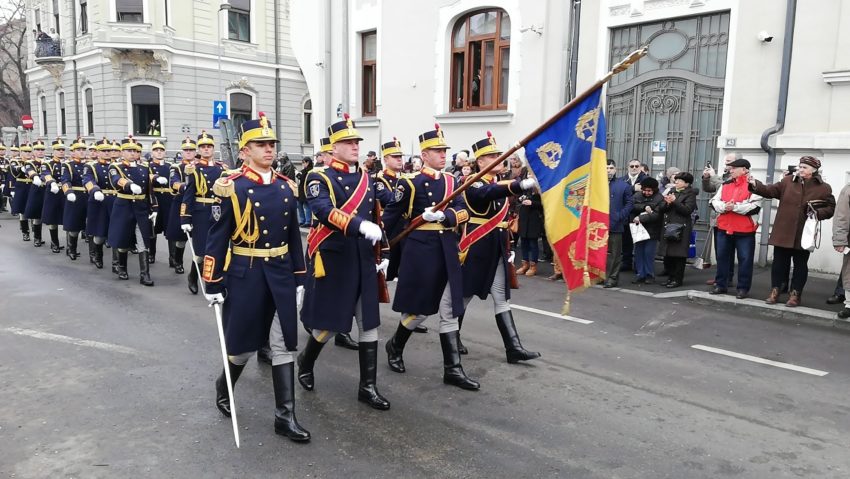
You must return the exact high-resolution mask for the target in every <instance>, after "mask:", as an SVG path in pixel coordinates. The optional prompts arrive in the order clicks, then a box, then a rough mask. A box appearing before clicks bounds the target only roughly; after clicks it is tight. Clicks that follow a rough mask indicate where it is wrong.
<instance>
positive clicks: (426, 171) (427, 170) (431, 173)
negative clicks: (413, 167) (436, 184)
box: [419, 166, 440, 180]
mask: <svg viewBox="0 0 850 479" xmlns="http://www.w3.org/2000/svg"><path fill="white" fill-rule="evenodd" d="M419 173H422V174H423V175H425V176H427V177H429V178H433V179H435V180H436V179H437V178H439V177H440V172H439V171H437V170H435V169H433V168H431V167H429V166H423V167H422V169H421V170H419Z"/></svg>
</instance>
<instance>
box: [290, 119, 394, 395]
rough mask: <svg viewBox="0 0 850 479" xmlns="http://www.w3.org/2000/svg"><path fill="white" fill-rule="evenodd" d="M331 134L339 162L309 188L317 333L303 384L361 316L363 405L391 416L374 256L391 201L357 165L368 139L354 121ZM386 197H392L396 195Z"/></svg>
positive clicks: (312, 319)
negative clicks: (380, 210) (383, 208)
mask: <svg viewBox="0 0 850 479" xmlns="http://www.w3.org/2000/svg"><path fill="white" fill-rule="evenodd" d="M328 132H329V133H330V139H331V143H332V145H333V157H332V158H331V160H330V162H329V163H328V165H327V168H325V169H323V170H316V169H314V170H311V171H310V173H309V174H308V176H307V183H306V189H307V197H308V201H309V203H310V209H311V210H312V211H313V217H314V218H316V220H317V221H318V223H317V224H316V227H315V228H313V229H311V231H310V234H309V235H308V237H307V255H308V257H309V258H310V261H309V274H308V276H307V287H306V293H305V298H304V306H303V308H302V310H301V320H302V321H303V322H304V325H305V326H306V327H307V328H309V329H310V330H311V334H310V338H309V339H308V341H307V346H306V347H305V348H304V351H303V352H302V353H301V354H299V355H298V381H299V382H300V383H301V385H302V386H303V387H304V389H306V390H308V391H312V390H313V387H314V382H315V381H314V374H313V367H314V365H315V362H316V359H317V358H318V356H319V353H320V352H321V350H322V348H323V347H324V345H325V343H326V342H327V341H328V339H330V337H331V333H332V332H337V333H347V332H348V331H350V330H351V318H352V316H353V317H354V318H355V320H356V322H357V328H358V332H359V336H358V338H359V341H360V343H359V356H360V384H359V388H358V391H357V399H358V400H359V401H362V402H365V403H366V404H368V405H369V406H371V407H373V408H375V409H379V410H387V409H389V408H390V402H389V401H387V400H386V399H385V398H384V397H383V396H381V394H380V393H379V392H378V389H377V387H376V379H377V378H376V376H377V361H378V329H377V328H378V326H379V325H380V324H381V319H380V311H379V308H378V288H377V281H378V277H377V271H376V265H375V259H376V258H375V253H374V249H373V245H374V244H375V243H376V242H377V241H380V240H381V238H382V237H383V231H381V227H380V226H378V224H377V223H378V222H379V221H380V219H379V218H376V216H377V214H376V208H377V205H376V202H377V201H378V200H380V199H384V200H386V199H385V198H381V197H379V194H378V192H377V190H376V189H375V188H374V184H373V181H374V180H372V179H371V178H370V177H369V175H368V173H367V172H366V171H364V170H362V169H361V168H360V167H359V165H358V163H357V156H358V153H359V151H360V144H359V142H360V141H361V140H362V138H361V137H360V135H359V134H358V133H357V130H356V129H355V127H354V122H353V121H351V120H350V119H349V118H348V115H347V114H346V115H345V119H344V120H343V121H340V122H337V123H334V124H333V125H331V126H330V128H328ZM384 194H385V196H391V195H390V193H389V191H384ZM383 267H384V268H385V267H386V266H385V264H383Z"/></svg>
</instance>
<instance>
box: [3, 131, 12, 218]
mask: <svg viewBox="0 0 850 479" xmlns="http://www.w3.org/2000/svg"><path fill="white" fill-rule="evenodd" d="M7 153H8V151H7V148H6V145H5V144H3V142H2V141H0V213H2V212H4V211H8V210H7V209H6V202H7V200H8V198H9V196H10V195H9V193H10V192H11V191H12V187H11V184H10V181H9V180H8V177H9V157H8V156H6V155H7Z"/></svg>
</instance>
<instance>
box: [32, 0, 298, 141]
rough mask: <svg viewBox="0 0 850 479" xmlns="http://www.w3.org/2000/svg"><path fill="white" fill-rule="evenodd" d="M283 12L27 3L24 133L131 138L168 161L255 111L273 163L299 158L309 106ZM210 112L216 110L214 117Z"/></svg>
mask: <svg viewBox="0 0 850 479" xmlns="http://www.w3.org/2000/svg"><path fill="white" fill-rule="evenodd" d="M220 3H221V5H220ZM289 8H290V4H289V1H287V0H222V1H221V2H218V1H208V0H186V1H183V0H29V1H28V5H27V18H26V20H27V23H28V31H29V32H30V34H29V35H30V36H31V38H28V41H29V42H30V43H31V44H32V45H34V46H35V48H33V49H32V53H31V54H30V56H29V62H28V64H29V67H30V68H29V69H28V70H27V79H28V87H29V90H30V93H31V95H30V96H31V104H32V107H31V108H32V113H33V114H32V116H33V118H34V119H35V123H36V125H35V129H34V132H33V133H34V134H35V135H36V136H38V137H42V138H54V137H57V136H60V137H68V138H73V137H75V136H77V135H81V136H84V137H86V138H100V137H102V136H106V137H109V138H120V137H124V136H126V135H127V134H133V135H135V136H136V137H138V138H139V139H140V140H141V141H142V142H143V143H145V142H147V141H152V140H153V139H154V138H160V139H163V140H165V141H166V144H167V146H168V149H169V150H177V149H179V143H180V141H181V140H182V139H183V138H184V137H185V136H187V135H193V136H194V135H197V134H199V133H200V131H201V130H206V131H208V132H210V133H215V134H216V136H219V130H216V129H214V125H213V115H214V114H215V113H219V114H224V115H227V116H228V117H229V118H230V119H231V121H232V123H233V126H234V127H236V129H237V130H238V125H239V124H240V123H241V121H244V120H245V119H247V118H256V116H257V114H258V112H260V111H262V112H264V113H265V114H266V116H268V117H269V118H270V119H271V120H272V123H273V125H274V126H275V129H276V130H277V134H278V138H280V140H281V142H282V143H281V149H282V150H283V151H286V152H289V153H306V154H310V153H312V151H313V146H312V144H313V138H312V134H311V132H310V128H309V125H310V121H309V110H310V98H309V95H308V92H307V86H306V83H305V80H304V77H303V76H302V75H301V72H300V69H299V67H298V64H297V62H296V59H295V57H294V55H293V52H292V48H291V41H290V12H289ZM215 101H225V102H226V107H225V106H224V105H223V107H222V108H221V109H220V110H221V111H219V112H214V102H215ZM305 118H307V122H306V126H305Z"/></svg>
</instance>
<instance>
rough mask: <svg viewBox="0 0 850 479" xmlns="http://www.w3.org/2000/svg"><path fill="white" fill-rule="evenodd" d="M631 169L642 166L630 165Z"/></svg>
mask: <svg viewBox="0 0 850 479" xmlns="http://www.w3.org/2000/svg"><path fill="white" fill-rule="evenodd" d="M629 168H640V165H629Z"/></svg>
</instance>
